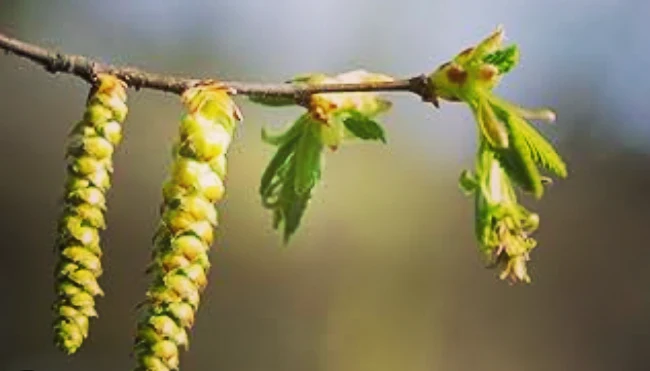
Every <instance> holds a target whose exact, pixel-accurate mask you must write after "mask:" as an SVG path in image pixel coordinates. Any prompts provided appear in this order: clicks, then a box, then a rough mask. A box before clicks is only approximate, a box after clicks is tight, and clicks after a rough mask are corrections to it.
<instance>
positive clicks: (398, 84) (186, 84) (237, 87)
mask: <svg viewBox="0 0 650 371" xmlns="http://www.w3.org/2000/svg"><path fill="white" fill-rule="evenodd" d="M0 49H2V50H4V51H5V52H6V53H7V54H15V55H17V56H19V57H23V58H26V59H29V60H30V61H32V62H34V63H36V64H38V65H41V66H43V67H44V68H45V70H46V71H48V72H50V73H53V74H56V73H65V74H70V75H73V76H77V77H79V78H82V79H83V80H85V81H87V82H88V83H91V84H92V83H93V80H94V77H95V75H96V74H97V73H109V74H112V75H115V76H117V77H119V78H120V79H121V80H123V81H124V82H125V83H126V84H127V85H128V86H129V87H131V88H134V89H136V90H139V89H143V88H146V89H153V90H160V91H164V92H168V93H174V94H179V95H180V94H182V93H183V92H184V91H185V90H186V89H188V88H191V87H193V86H195V85H197V84H199V83H201V82H204V81H206V79H196V78H186V77H177V76H172V75H163V74H157V73H152V72H148V71H144V70H141V69H138V68H135V67H131V66H115V65H112V64H105V63H101V62H98V61H96V60H94V59H91V58H89V57H85V56H82V55H73V54H64V53H60V52H56V51H54V50H50V49H45V48H42V47H40V46H38V45H34V44H30V43H27V42H24V41H21V40H18V39H14V38H11V37H9V36H7V35H5V34H3V33H0ZM217 81H219V82H221V83H223V84H224V85H225V86H227V87H229V88H231V89H232V90H233V92H234V94H239V95H248V96H258V97H278V98H280V97H281V98H292V99H294V101H295V102H296V103H299V104H300V103H301V102H305V101H306V99H307V98H308V97H309V96H310V95H312V94H317V93H335V92H370V91H405V92H411V93H414V94H417V95H418V96H420V97H421V98H422V100H424V101H428V102H432V103H434V104H435V105H436V106H437V101H436V99H435V96H432V95H431V91H432V89H431V87H430V83H429V81H428V79H427V78H426V76H425V75H419V76H415V77H412V78H408V79H401V80H395V81H390V82H367V83H359V84H322V85H296V84H290V83H282V84H263V83H250V82H240V81H220V80H217Z"/></svg>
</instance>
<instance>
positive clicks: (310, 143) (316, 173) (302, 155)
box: [295, 121, 323, 195]
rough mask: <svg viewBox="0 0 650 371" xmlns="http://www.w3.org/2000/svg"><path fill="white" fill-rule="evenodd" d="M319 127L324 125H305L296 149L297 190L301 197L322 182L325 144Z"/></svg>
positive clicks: (317, 123) (312, 123)
mask: <svg viewBox="0 0 650 371" xmlns="http://www.w3.org/2000/svg"><path fill="white" fill-rule="evenodd" d="M319 125H322V124H321V123H320V122H317V121H311V122H309V124H307V125H305V126H304V128H303V131H302V135H301V137H300V140H299V142H298V146H297V148H296V155H295V162H296V165H295V167H296V174H295V188H296V192H297V193H298V194H301V195H302V194H305V193H308V192H309V191H311V189H312V188H313V187H314V185H316V182H318V180H320V170H321V154H322V152H323V144H322V143H321V141H320V138H319V135H318V132H317V129H318V128H319Z"/></svg>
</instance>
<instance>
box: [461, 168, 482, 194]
mask: <svg viewBox="0 0 650 371" xmlns="http://www.w3.org/2000/svg"><path fill="white" fill-rule="evenodd" d="M458 185H459V186H460V189H461V190H462V191H463V193H465V194H466V195H470V194H472V193H474V192H475V191H476V189H477V188H478V182H477V180H476V176H475V175H474V174H472V172H471V171H469V170H463V172H461V173H460V177H459V179H458Z"/></svg>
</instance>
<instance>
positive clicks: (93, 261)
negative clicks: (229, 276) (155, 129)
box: [54, 74, 241, 370]
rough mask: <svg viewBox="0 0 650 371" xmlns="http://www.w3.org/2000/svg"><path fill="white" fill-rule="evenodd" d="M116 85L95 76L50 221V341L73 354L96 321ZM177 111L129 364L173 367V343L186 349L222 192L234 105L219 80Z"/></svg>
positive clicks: (188, 96)
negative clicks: (54, 232)
mask: <svg viewBox="0 0 650 371" xmlns="http://www.w3.org/2000/svg"><path fill="white" fill-rule="evenodd" d="M125 88H126V85H125V84H124V83H123V82H122V81H121V80H119V79H118V78H117V77H115V76H112V75H109V74H99V75H97V77H96V83H95V85H94V87H93V90H92V91H91V93H90V96H89V98H88V101H87V105H86V111H85V113H84V115H83V118H82V120H81V121H80V122H79V123H78V124H76V125H75V127H74V128H73V130H72V132H71V133H70V136H69V142H68V145H67V152H66V160H67V181H66V186H65V192H64V208H63V212H62V215H61V217H60V220H59V225H58V239H57V241H56V245H55V246H56V250H57V252H58V255H59V262H58V265H57V267H56V270H55V277H56V284H55V287H56V294H57V298H56V301H55V303H54V312H55V321H54V333H55V343H56V344H57V346H58V347H59V348H61V349H62V350H63V351H65V352H66V353H74V352H76V351H77V349H78V348H79V347H80V346H81V344H82V342H83V341H84V339H85V338H86V337H88V331H89V319H90V318H92V317H97V311H96V310H95V298H96V297H97V296H102V295H103V292H102V289H101V288H100V286H99V284H98V283H97V279H98V277H99V276H100V275H101V274H102V265H101V255H102V250H101V248H100V235H99V233H100V231H101V230H103V229H105V228H106V222H105V211H106V192H107V191H108V189H109V188H110V181H111V174H112V173H113V160H112V157H113V153H114V152H115V149H116V147H117V146H118V144H119V143H120V141H121V138H122V124H123V123H124V120H125V118H126V115H127V106H126V90H125ZM182 101H183V103H184V105H185V107H186V109H187V113H186V114H185V115H184V116H183V118H182V120H181V124H180V132H179V136H178V140H177V142H176V143H175V145H174V150H173V163H172V169H171V174H170V176H169V179H168V180H167V181H166V182H165V184H164V186H163V205H162V208H161V220H160V224H159V226H158V229H157V231H156V232H155V238H154V241H155V242H154V249H153V253H152V255H153V256H152V260H153V261H152V263H151V265H150V267H149V269H148V271H149V272H150V273H151V274H152V276H153V283H152V285H151V286H150V289H149V290H148V292H147V297H146V300H145V302H144V303H143V304H142V305H141V307H142V309H141V318H140V320H139V322H138V326H137V335H136V340H135V350H134V354H135V356H136V359H137V362H138V365H139V366H138V367H139V369H144V370H173V369H177V368H178V363H179V361H178V348H179V347H180V346H187V344H188V335H187V330H188V329H189V328H190V327H191V326H192V324H193V322H194V315H195V312H196V310H197V308H198V306H199V301H200V297H199V295H200V293H201V291H202V290H203V289H204V288H205V286H206V283H207V278H206V275H207V271H208V269H209V268H210V262H209V260H208V250H209V248H210V246H211V244H212V242H213V239H214V228H215V227H216V225H217V211H216V208H215V203H216V202H217V201H219V199H221V198H222V196H223V194H224V184H223V179H224V176H225V173H226V151H227V149H228V146H229V145H230V142H231V139H232V135H233V131H234V130H235V125H236V123H237V121H238V120H240V119H241V117H240V114H239V111H238V109H237V107H236V106H235V104H234V103H233V101H232V100H231V98H230V96H229V92H228V91H227V90H226V89H225V88H223V87H221V86H219V85H218V84H215V85H205V86H197V87H194V88H191V89H188V90H187V91H185V93H184V94H183V95H182Z"/></svg>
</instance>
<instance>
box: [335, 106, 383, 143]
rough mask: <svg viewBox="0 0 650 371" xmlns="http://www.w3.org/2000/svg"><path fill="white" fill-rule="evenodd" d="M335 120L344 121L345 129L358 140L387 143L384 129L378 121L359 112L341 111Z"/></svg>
mask: <svg viewBox="0 0 650 371" xmlns="http://www.w3.org/2000/svg"><path fill="white" fill-rule="evenodd" d="M334 119H335V120H341V121H343V124H345V127H346V128H347V129H348V130H349V131H350V132H351V133H352V134H353V135H354V136H356V137H357V138H360V139H365V140H380V141H381V142H382V143H386V135H385V133H384V129H383V128H382V127H381V126H380V125H379V124H378V123H377V122H376V121H374V120H372V119H371V118H369V117H368V116H367V115H364V114H362V113H360V112H359V111H356V110H345V111H341V112H339V113H337V115H336V116H335V117H334Z"/></svg>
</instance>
